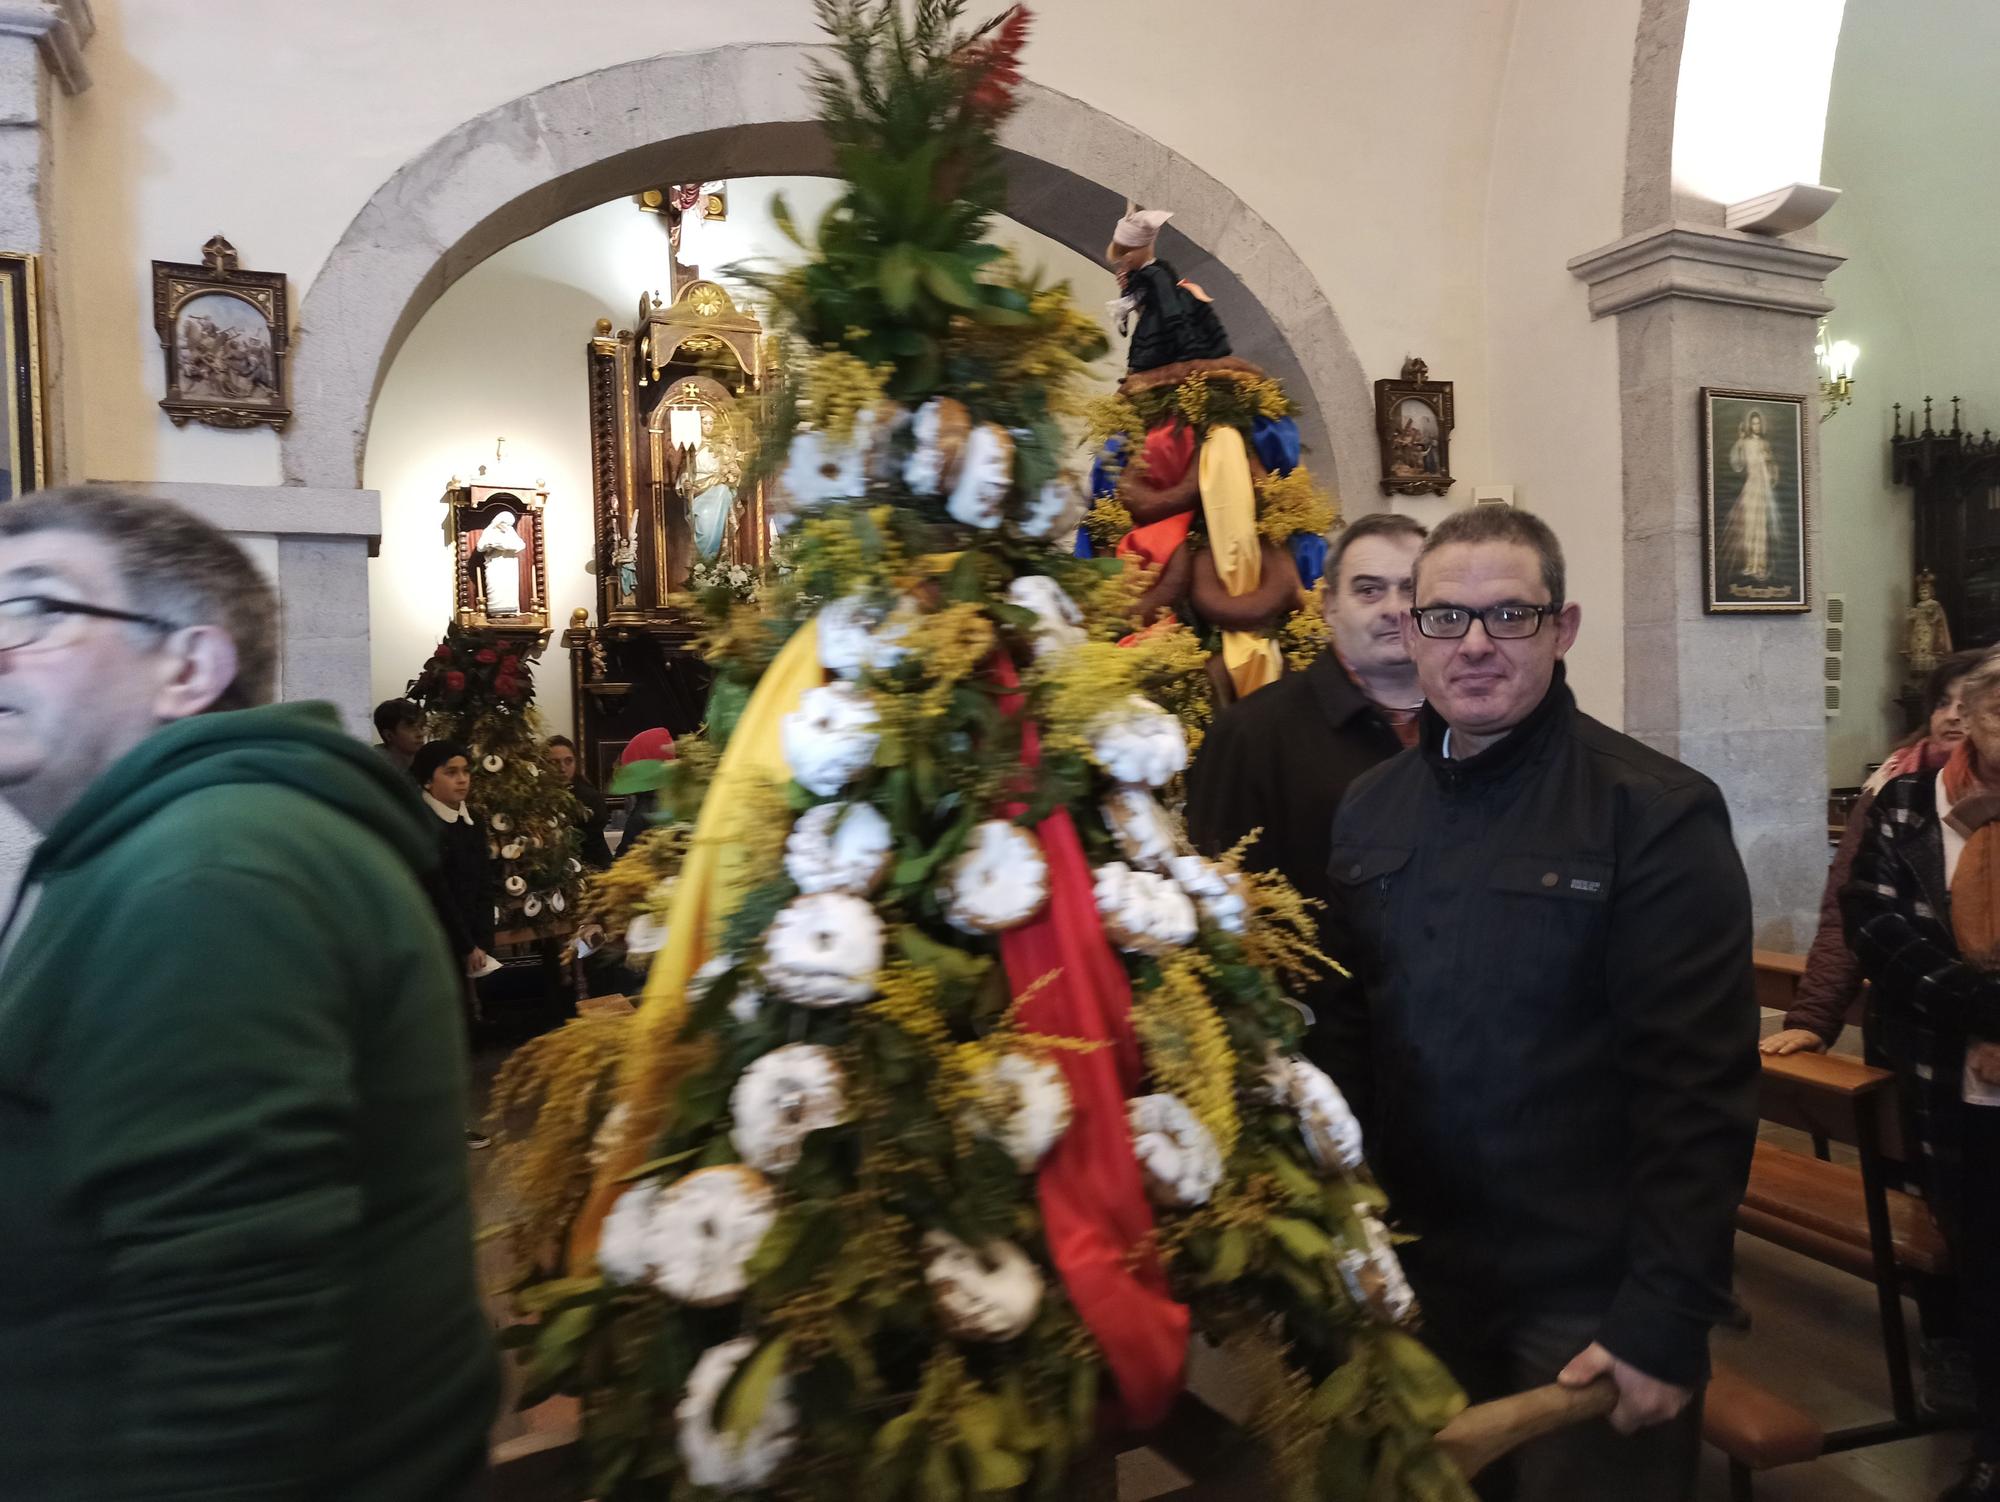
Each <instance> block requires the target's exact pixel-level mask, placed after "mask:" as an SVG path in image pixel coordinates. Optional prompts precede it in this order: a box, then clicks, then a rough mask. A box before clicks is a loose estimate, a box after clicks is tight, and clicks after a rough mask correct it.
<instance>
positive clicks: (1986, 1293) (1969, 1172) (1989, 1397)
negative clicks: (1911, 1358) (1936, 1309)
mask: <svg viewBox="0 0 2000 1502" xmlns="http://www.w3.org/2000/svg"><path fill="white" fill-rule="evenodd" d="M1961 1109H1962V1110H1963V1111H1964V1113H1965V1120H1964V1136H1963V1139H1962V1140H1963V1144H1964V1176H1963V1177H1962V1178H1961V1180H1960V1182H1961V1183H1962V1184H1963V1185H1964V1187H1965V1193H1964V1202H1963V1204H1962V1206H1961V1208H1960V1211H1959V1217H1958V1221H1959V1224H1958V1245H1957V1246H1955V1247H1953V1248H1952V1260H1953V1262H1954V1263H1955V1264H1956V1265H1957V1268H1958V1286H1959V1301H1960V1302H1959V1308H1960V1314H1961V1324H1962V1328H1963V1330H1964V1332H1965V1341H1966V1344H1967V1345H1969V1346H1970V1347H1971V1348H1972V1380H1973V1385H1974V1388H1975V1389H1976V1392H1977V1396H1978V1404H1979V1428H1978V1439H1977V1441H1976V1444H1977V1453H1978V1456H1979V1458H1980V1459H1981V1460H1990V1461H1995V1462H2000V1106H1964V1107H1961Z"/></svg>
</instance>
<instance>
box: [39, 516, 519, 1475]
mask: <svg viewBox="0 0 2000 1502" xmlns="http://www.w3.org/2000/svg"><path fill="white" fill-rule="evenodd" d="M276 658H277V642H276V602H275V601H274V599H273V597H272V593H271V590H270V588H269V586H268V585H267V584H265V582H264V581H263V579H262V578H261V577H260V576H259V575H258V573H257V571H256V569H255V568H254V567H253V566H252V565H251V563H250V561H249V560H248V559H247V558H245V557H244V555H243V554H242V552H241V551H239V550H238V549H237V548H236V547H235V546H234V545H233V544H232V543H230V542H229V541H228V539H226V538H225V537H223V536H222V535H221V534H220V533H218V532H216V531H214V530H213V529H211V528H210V527H208V526H207V525H205V524H204V523H202V522H199V521H197V520H196V519H195V518H193V517H191V516H189V515H187V514H186V513H185V512H182V511H179V510H177V509H176V508H174V507H172V506H168V505H166V504H164V503H162V502H158V501H151V500H146V499H143V498H141V497H137V496H131V495H127V494H124V493H122V492H118V491H111V490H94V489H81V490H67V491H49V492H44V493H42V494H41V495H38V496H34V497H31V498H29V499H26V500H20V501H13V502H9V503H7V504H5V505H0V797H4V798H5V799H6V800H7V801H8V802H9V803H11V804H12V805H13V806H14V808H15V809H16V810H17V811H19V812H20V813H21V814H22V815H23V816H24V817H25V818H27V819H28V821H29V822H30V823H31V824H33V825H34V826H35V827H36V829H37V830H38V831H39V832H40V834H41V837H42V838H41V843H40V845H39V846H38V848H37V849H36V851H35V853H34V855H33V857H32V858H31V860H30V862H29V865H28V869H27V872H26V875H25V878H24V880H23V884H22V887H21V890H20V893H19V895H18V897H17V898H16V900H15V903H14V906H13V909H12V911H11V912H10V913H8V914H7V915H6V918H5V920H4V925H0V1203H4V1205H5V1206H6V1209H5V1212H4V1213H0V1274H3V1275H0V1457H4V1459H0V1475H4V1480H0V1493H4V1494H5V1495H7V1496H9V1497H14V1496H19V1497H34V1498H37V1499H41V1502H62V1499H72V1498H74V1499H79V1502H80V1499H92V1502H94V1499H99V1498H110V1497H121V1498H133V1499H139V1498H155V1497H157V1498H166V1497H216V1498H221V1497H241V1498H250V1497H259V1498H267V1497H268V1498H278V1497H297V1498H305V1497H327V1498H332V1497H354V1498H360V1497H366V1498H370V1499H371V1502H372V1499H381V1502H437V1499H444V1498H450V1497H453V1496H455V1495H457V1494H458V1493H460V1492H461V1491H462V1490H463V1489H464V1488H465V1487H466V1486H467V1485H469V1484H471V1483H472V1481H473V1480H474V1477H475V1475H476V1473H477V1471H478V1470H479V1468H480V1467H481V1466H482V1464H483V1456H484V1449H485V1435H486V1428H487V1424H488V1423H489V1421H490V1419H491V1416H492V1412H493V1407H494V1400H495V1396H496V1393H495V1389H496V1385H497V1382H496V1378H497V1373H496V1371H495V1367H494V1359H493V1355H492V1347H491V1341H490V1338H489V1332H488V1330H487V1328H486V1325H485V1320H484V1318H483V1315H482V1312H481V1309H480V1305H479V1299H478V1292H477V1287H476V1285H475V1283H474V1280H473V1264H472V1248H471V1230H472V1227H471V1213H470V1195H469V1189H468V1184H467V1173H466V1162H465V1155H464V1148H463V1145H462V1142H461V1139H460V1135H459V1134H460V1129H461V1125H462V1123H463V1120H464V1117H463V1114H462V1112H463V1101H464V1096H465V1078H464V1072H465V1066H464V1060H463V1055H462V1053H461V1045H460V1040H459V1032H458V1017H457V998H458V982H457V978H456V976H455V974H454V972H453V966H452V962H451V957H450V954H449V952H448V950H447V948H446V944H445V940H444V936H443V932H442V930H441V928H440V926H439V923H438V920H437V918H436V916H435V914H434V912H433V910H432V907H431V904H430V901H429V899H428V898H427V897H426V895H425V886H424V882H425V880H426V878H427V875H428V873H429V872H430V871H431V870H432V869H433V868H434V867H435V866H436V864H437V859H438V856H437V842H436V837H435V834H434V833H433V828H434V824H433V823H426V822H425V821H426V820H427V819H428V818H429V816H428V815H427V814H424V813H423V812H422V811H421V809H420V806H419V804H418V800H417V794H416V790H415V789H414V788H413V787H411V786H410V785H409V779H408V777H407V775H406V774H403V773H401V772H399V771H397V770H396V769H395V768H394V767H392V766H391V765H390V764H389V763H388V762H387V761H386V760H384V759H383V758H382V757H381V756H378V755H377V754H376V753H374V752H373V751H371V750H369V749H368V748H367V747H366V746H364V745H363V744H362V743H361V742H359V741H358V740H354V739H352V738H350V737H349V736H347V735H346V734H345V733H343V732H342V730H341V729H340V727H339V723H338V721H337V719H336V717H335V715H334V713H333V710H332V708H331V707H330V706H328V705H323V704H320V705H312V704H289V705H273V704H269V703H268V702H267V701H268V700H269V699H270V698H271V694H272V689H273V679H274V676H275V671H276ZM258 706H261V707H258Z"/></svg>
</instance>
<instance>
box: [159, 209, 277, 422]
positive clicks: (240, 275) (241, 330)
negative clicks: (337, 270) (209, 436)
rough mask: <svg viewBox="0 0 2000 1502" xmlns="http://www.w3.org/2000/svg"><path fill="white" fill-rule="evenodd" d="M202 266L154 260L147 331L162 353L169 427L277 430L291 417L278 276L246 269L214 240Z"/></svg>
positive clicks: (231, 249) (233, 253) (221, 242)
mask: <svg viewBox="0 0 2000 1502" xmlns="http://www.w3.org/2000/svg"><path fill="white" fill-rule="evenodd" d="M201 255H202V259H201V263H200V264H199V265H195V264H192V263H189V262H182V261H155V262H153V327H154V329H155V331H156V332H157V333H158V334H159V336H160V348H161V349H162V350H163V351H165V354H166V365H167V372H166V373H167V394H166V395H165V396H164V397H162V398H161V400H160V406H161V407H162V408H163V409H164V410H165V411H166V414H167V416H169V417H171V418H172V419H173V422H174V426H175V427H177V428H178V427H184V426H186V425H187V424H188V423H190V422H198V423H201V424H203V425H204V426H207V427H211V428H255V427H271V428H280V429H282V428H283V427H284V426H285V424H286V423H287V422H288V421H290V420H291V415H292V409H291V407H290V406H289V405H288V404H287V401H286V395H285V391H286V386H285V357H286V353H287V349H288V345H289V343H290V337H289V327H290V325H289V320H288V316H287V311H286V306H285V303H286V285H285V275H284V273H283V272H281V271H245V270H243V269H242V268H241V267H240V266H239V265H238V264H237V259H236V247H235V246H233V245H231V244H230V243H229V242H228V241H227V240H225V239H223V238H222V236H220V235H216V236H214V237H213V238H211V239H210V240H209V242H208V243H207V244H206V245H204V246H202V248H201Z"/></svg>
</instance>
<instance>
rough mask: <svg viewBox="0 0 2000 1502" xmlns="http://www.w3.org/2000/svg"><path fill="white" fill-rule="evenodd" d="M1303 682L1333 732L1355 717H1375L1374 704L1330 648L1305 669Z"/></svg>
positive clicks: (1337, 654)
mask: <svg viewBox="0 0 2000 1502" xmlns="http://www.w3.org/2000/svg"><path fill="white" fill-rule="evenodd" d="M1306 682H1307V683H1308V684H1309V685H1311V687H1312V693H1313V700H1314V702H1315V703H1317V704H1318V705H1319V708H1320V713H1321V714H1323V715H1325V716H1326V720H1327V723H1328V724H1329V725H1331V726H1333V727H1334V728H1335V729H1336V730H1337V729H1339V728H1340V727H1341V726H1343V725H1345V724H1346V723H1347V722H1348V721H1349V720H1351V719H1353V718H1354V717H1355V716H1356V715H1362V714H1366V715H1374V714H1375V701H1374V700H1372V699H1370V698H1369V697H1368V696H1367V695H1366V694H1364V693H1362V692H1361V689H1360V687H1359V686H1358V685H1357V684H1356V683H1355V681H1354V680H1353V679H1352V678H1351V677H1349V676H1348V673H1347V666H1346V664H1344V663H1343V662H1341V660H1340V654H1339V653H1338V652H1336V651H1334V650H1333V648H1332V647H1328V648H1327V649H1326V650H1325V651H1324V652H1322V653H1320V654H1319V656H1317V657H1315V658H1314V659H1313V660H1312V664H1311V666H1309V667H1308V668H1307V669H1306Z"/></svg>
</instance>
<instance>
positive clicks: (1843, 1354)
mask: <svg viewBox="0 0 2000 1502" xmlns="http://www.w3.org/2000/svg"><path fill="white" fill-rule="evenodd" d="M482 1062H483V1063H485V1065H486V1068H485V1069H484V1070H482V1078H485V1077H490V1073H491V1069H492V1067H493V1066H494V1064H495V1063H497V1060H496V1059H492V1058H488V1059H485V1060H483V1061H482ZM473 1162H474V1172H475V1180H474V1182H475V1188H476V1190H477V1192H478V1194H479V1199H480V1205H481V1210H482V1218H483V1219H490V1218H491V1217H492V1216H493V1214H494V1212H495V1209H496V1203H495V1199H494V1191H493V1190H492V1189H491V1187H490V1186H489V1185H488V1184H487V1183H486V1178H487V1172H488V1169H489V1166H490V1164H491V1162H492V1155H491V1154H490V1153H476V1154H474V1155H473ZM480 1256H481V1266H482V1271H483V1272H484V1273H485V1274H486V1276H487V1278H488V1281H489V1283H490V1284H493V1285H497V1284H498V1283H499V1282H500V1280H501V1279H502V1278H503V1277H504V1275H505V1270H506V1263H505V1258H504V1256H503V1255H502V1253H501V1250H500V1248H499V1247H498V1246H496V1245H492V1244H490V1243H489V1244H486V1245H484V1246H483V1247H482V1250H481V1254H480ZM1737 1291H1738V1294H1739V1296H1740V1297H1741V1299H1742V1301H1743V1303H1744V1305H1745V1306H1746V1307H1747V1308H1748V1309H1749V1311H1750V1314H1751V1320H1752V1328H1751V1331H1750V1332H1749V1333H1748V1334H1747V1335H1742V1334H1733V1333H1731V1334H1719V1335H1718V1336H1717V1337H1716V1340H1717V1346H1716V1351H1717V1355H1718V1356H1719V1357H1720V1358H1721V1359H1723V1360H1725V1361H1727V1362H1728V1363H1729V1364H1730V1365H1731V1366H1733V1367H1735V1368H1736V1369H1737V1370H1738V1371H1739V1372H1742V1373H1743V1374H1744V1375H1745V1376H1747V1377H1750V1378H1751V1379H1752V1380H1754V1381H1756V1382H1758V1383H1760V1384H1762V1385H1763V1386H1765V1387H1767V1388H1769V1389H1770V1390H1772V1391H1773V1392H1776V1393H1779V1394H1781V1395H1783V1396H1784V1397H1786V1398H1788V1399H1790V1400H1791V1401H1793V1402H1795V1403H1797V1404H1799V1405H1800V1406H1801V1407H1803V1408H1805V1409H1806V1410H1807V1411H1808V1412H1810V1413H1812V1414H1813V1415H1814V1416H1815V1417H1816V1418H1818V1419H1820V1420H1821V1421H1822V1422H1823V1423H1824V1424H1825V1425H1826V1426H1827V1427H1828V1428H1838V1427H1841V1426H1844V1425H1848V1424H1856V1423H1865V1422H1869V1421H1872V1420H1875V1419H1881V1418H1886V1417H1887V1416H1888V1395H1887V1381H1886V1378H1885V1376H1884V1366H1883V1359H1882V1354H1881V1347H1880V1338H1879V1335H1878V1333H1877V1326H1876V1311H1875V1300H1874V1294H1873V1291H1872V1289H1871V1288H1870V1287H1869V1286H1868V1285H1867V1284H1864V1283H1862V1282H1861V1281H1860V1280H1858V1279H1856V1278H1853V1277H1851V1276H1848V1275H1847V1274H1844V1273H1840V1272H1836V1271H1833V1270H1831V1269H1828V1268H1825V1267H1822V1266H1820V1265H1819V1264H1817V1263H1814V1262H1811V1261H1809V1260H1807V1259H1806V1258H1803V1257H1800V1256H1797V1255H1795V1254H1793V1253H1791V1252H1787V1251H1785V1250H1783V1249H1782V1248H1779V1247H1775V1246H1772V1245H1770V1244H1769V1243H1767V1242H1762V1241H1757V1240H1753V1239H1752V1238H1750V1237H1739V1238H1738V1241H1737ZM499 1309H500V1305H499V1303H498V1301H497V1300H496V1303H495V1310H496V1317H497V1315H498V1311H499ZM1911 1328H1912V1330H1913V1331H1914V1328H1915V1314H1914V1311H1912V1312H1911ZM1217 1382H1225V1383H1226V1377H1223V1378H1218V1377H1216V1376H1214V1375H1212V1374H1211V1375H1206V1376H1204V1375H1203V1374H1201V1373H1198V1374H1197V1385H1198V1388H1199V1389H1200V1390H1202V1391H1203V1395H1204V1396H1206V1397H1208V1399H1209V1400H1210V1401H1211V1402H1212V1403H1214V1404H1215V1405H1216V1406H1217V1407H1219V1408H1222V1409H1224V1410H1225V1411H1227V1410H1228V1409H1229V1407H1230V1406H1231V1405H1230V1403H1229V1401H1228V1399H1229V1395H1228V1393H1227V1391H1226V1390H1221V1389H1218V1387H1217V1386H1216V1385H1215V1384H1216V1383H1217ZM568 1417H569V1416H568V1414H567V1413H565V1412H562V1411H551V1410H548V1409H544V1410H541V1411H538V1412H536V1413H534V1414H531V1415H527V1416H523V1415H519V1414H513V1413H507V1414H503V1416H502V1418H501V1421H500V1423H499V1425H498V1426H496V1429H495V1439H496V1442H499V1441H508V1440H514V1441H519V1440H521V1439H522V1437H523V1436H527V1435H530V1434H531V1432H532V1431H533V1430H535V1429H537V1428H549V1427H557V1428H559V1427H561V1426H562V1425H563V1424H565V1423H566V1422H567V1421H568ZM529 1442H530V1443H532V1440H530V1441H529ZM1968 1447H1969V1442H1968V1440H1967V1438H1966V1436H1964V1435H1962V1434H1942V1435H1931V1436H1926V1437H1924V1438H1921V1439H1913V1440H1905V1441H1902V1442H1900V1443H1897V1444H1892V1445H1880V1446H1876V1447H1874V1448H1871V1449H1867V1450H1859V1451H1852V1452H1849V1453H1847V1454H1844V1455H1835V1456H1827V1457H1824V1458H1822V1459H1820V1460H1817V1461H1814V1462H1812V1463H1811V1464H1809V1465H1804V1466H1797V1467H1793V1468H1791V1469H1788V1470H1780V1471H1773V1472H1770V1473H1767V1474H1765V1475H1763V1476H1760V1477H1759V1478H1758V1479H1757V1497H1758V1502H1931V1499H1932V1498H1934V1497H1935V1496H1936V1495H1937V1494H1938V1492H1940V1491H1941V1490H1943V1488H1944V1487H1945V1486H1946V1485H1947V1484H1949V1482H1950V1481H1951V1480H1953V1479H1954V1478H1955V1477H1956V1476H1957V1474H1958V1471H1959V1468H1960V1467H1961V1466H1962V1465H1963V1463H1964V1457H1965V1455H1966V1453H1967V1451H1968ZM1120 1479H1121V1486H1120V1498H1121V1502H1143V1499H1147V1498H1151V1497H1154V1496H1157V1495H1160V1494H1161V1493H1162V1492H1165V1491H1169V1490H1171V1489H1172V1487H1173V1486H1175V1485H1176V1484H1178V1479H1179V1478H1177V1477H1176V1476H1175V1475H1174V1473H1173V1472H1172V1471H1171V1470H1170V1469H1169V1468H1167V1467H1165V1466H1164V1465H1162V1464H1160V1463H1158V1462H1157V1461H1154V1460H1152V1459H1151V1458H1150V1457H1148V1456H1145V1455H1133V1456H1127V1457H1126V1458H1125V1461H1124V1463H1123V1465H1122V1467H1121V1477H1120ZM1728 1496H1729V1487H1728V1477H1727V1472H1726V1468H1725V1467H1724V1465H1723V1464H1722V1461H1721V1458H1720V1457H1719V1456H1717V1455H1716V1454H1714V1453H1713V1452H1708V1453H1707V1454H1705V1455H1704V1467H1703V1474H1702V1481H1701V1488H1700V1492H1699V1499H1700V1502H1726V1499H1727V1498H1728ZM520 1502H576V1499H575V1498H574V1497H573V1496H572V1495H567V1494H565V1493H564V1492H563V1491H562V1490H561V1489H560V1488H550V1489H548V1490H547V1491H546V1492H545V1493H544V1492H542V1491H540V1490H536V1491H534V1492H533V1493H532V1494H531V1495H526V1496H522V1497H521V1498H520ZM1563 1502H1570V1499H1563ZM1576 1502H1596V1499H1576Z"/></svg>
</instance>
